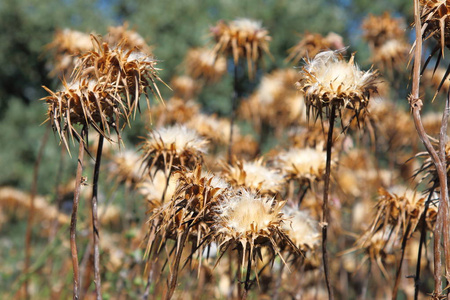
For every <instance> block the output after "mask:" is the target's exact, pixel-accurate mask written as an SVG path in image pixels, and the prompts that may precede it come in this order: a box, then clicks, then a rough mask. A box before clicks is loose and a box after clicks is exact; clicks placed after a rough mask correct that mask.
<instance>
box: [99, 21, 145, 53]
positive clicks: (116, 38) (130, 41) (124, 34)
mask: <svg viewBox="0 0 450 300" xmlns="http://www.w3.org/2000/svg"><path fill="white" fill-rule="evenodd" d="M104 41H105V42H106V43H108V45H109V46H110V47H117V46H119V47H122V48H123V49H127V50H132V49H137V50H138V51H140V52H143V53H145V54H147V55H152V47H150V46H149V45H148V44H147V43H146V42H145V39H144V38H143V37H142V36H141V35H140V34H139V33H137V32H136V31H135V30H129V29H128V23H126V22H125V23H124V24H123V25H122V26H116V27H112V26H110V27H108V33H107V34H106V35H105V37H104Z"/></svg>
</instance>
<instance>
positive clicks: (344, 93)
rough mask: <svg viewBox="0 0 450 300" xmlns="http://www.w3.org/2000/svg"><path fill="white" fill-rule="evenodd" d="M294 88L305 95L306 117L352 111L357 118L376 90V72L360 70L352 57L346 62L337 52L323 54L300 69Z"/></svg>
mask: <svg viewBox="0 0 450 300" xmlns="http://www.w3.org/2000/svg"><path fill="white" fill-rule="evenodd" d="M301 75H302V77H301V79H300V80H299V81H298V82H297V87H298V89H299V90H301V91H302V92H303V93H304V94H305V102H306V107H307V112H308V116H310V114H311V110H312V111H313V113H314V117H315V118H317V117H321V118H322V114H323V110H324V109H325V110H327V111H328V110H329V109H331V108H333V107H334V108H335V109H337V110H338V112H340V111H341V110H342V109H346V108H347V109H351V110H353V112H354V116H355V117H356V118H357V119H358V118H359V116H360V113H361V112H365V110H366V108H367V105H368V104H369V97H370V94H371V92H372V91H376V83H377V72H376V71H367V72H364V71H361V70H360V69H359V67H358V66H357V65H356V64H355V62H354V56H353V55H352V57H351V58H350V60H349V61H348V62H346V61H345V60H344V58H343V56H342V54H341V53H340V52H339V51H326V52H321V53H319V54H318V55H316V56H315V57H314V58H313V59H311V60H309V61H308V62H307V64H306V65H305V66H304V67H303V69H302V72H301Z"/></svg>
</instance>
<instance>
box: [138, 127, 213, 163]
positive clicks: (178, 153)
mask: <svg viewBox="0 0 450 300" xmlns="http://www.w3.org/2000/svg"><path fill="white" fill-rule="evenodd" d="M207 144H208V142H207V140H205V139H203V138H201V137H200V136H199V135H198V133H197V132H196V131H195V130H192V129H188V128H187V127H185V126H183V125H174V126H171V127H163V128H160V129H157V130H153V131H151V132H150V134H149V138H148V139H147V140H146V141H145V142H144V144H143V146H142V151H143V161H144V164H145V166H146V168H147V169H148V170H149V171H151V170H152V169H153V167H155V168H156V170H171V169H172V167H173V166H183V167H188V168H194V167H195V166H196V165H198V164H199V163H201V161H202V155H203V153H205V152H206V146H207Z"/></svg>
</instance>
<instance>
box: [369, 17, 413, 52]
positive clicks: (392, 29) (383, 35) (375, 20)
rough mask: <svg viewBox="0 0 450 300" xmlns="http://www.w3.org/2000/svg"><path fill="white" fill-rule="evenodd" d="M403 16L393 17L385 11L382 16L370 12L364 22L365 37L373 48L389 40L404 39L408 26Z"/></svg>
mask: <svg viewBox="0 0 450 300" xmlns="http://www.w3.org/2000/svg"><path fill="white" fill-rule="evenodd" d="M404 23H405V22H404V20H403V19H401V18H392V17H391V15H390V13H388V12H385V13H384V14H383V15H382V16H374V15H372V14H369V16H368V17H367V18H365V19H364V21H363V24H362V26H361V27H362V29H363V32H364V33H363V37H364V39H366V40H367V41H368V42H369V43H370V45H371V47H372V48H378V47H380V46H381V45H383V44H385V43H386V42H387V41H388V40H402V39H403V38H404V35H405V29H406V26H405V24H404Z"/></svg>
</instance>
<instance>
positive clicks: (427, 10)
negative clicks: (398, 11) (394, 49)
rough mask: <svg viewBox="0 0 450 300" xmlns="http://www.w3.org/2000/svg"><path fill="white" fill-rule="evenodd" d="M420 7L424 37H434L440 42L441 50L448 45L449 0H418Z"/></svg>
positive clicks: (449, 45) (449, 24)
mask: <svg viewBox="0 0 450 300" xmlns="http://www.w3.org/2000/svg"><path fill="white" fill-rule="evenodd" d="M420 6H421V8H422V13H421V18H420V19H421V23H422V27H423V28H425V27H424V26H426V30H425V32H424V35H425V36H426V37H431V36H432V37H434V39H435V40H437V41H438V42H439V43H440V46H441V49H442V51H443V50H444V46H445V47H447V48H449V47H450V39H449V38H450V35H449V32H448V30H447V29H448V28H449V26H450V19H449V18H448V16H449V11H450V1H448V0H420Z"/></svg>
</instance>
